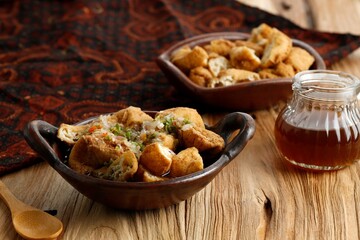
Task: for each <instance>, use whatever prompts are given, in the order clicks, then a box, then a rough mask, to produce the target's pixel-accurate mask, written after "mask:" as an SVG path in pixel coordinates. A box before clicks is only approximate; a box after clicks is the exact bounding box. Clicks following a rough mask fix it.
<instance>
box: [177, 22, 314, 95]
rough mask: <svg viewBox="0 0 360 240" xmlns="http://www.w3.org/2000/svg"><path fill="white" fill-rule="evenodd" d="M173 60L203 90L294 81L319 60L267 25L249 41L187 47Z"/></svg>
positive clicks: (214, 42)
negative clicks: (290, 79)
mask: <svg viewBox="0 0 360 240" xmlns="http://www.w3.org/2000/svg"><path fill="white" fill-rule="evenodd" d="M170 61H171V62H172V63H173V64H174V65H175V66H177V67H178V68H179V69H180V70H181V71H183V72H184V73H185V74H186V75H187V76H188V77H189V79H190V80H191V81H193V82H194V83H195V84H197V85H199V86H202V87H209V88H215V87H222V86H229V85H233V84H237V83H240V82H249V81H257V80H261V79H279V78H291V77H293V76H294V75H295V74H296V73H298V72H300V71H304V70H308V69H309V68H310V67H311V66H312V65H313V63H314V61H315V58H314V56H312V55H311V54H310V53H309V52H307V51H306V50H305V49H303V48H301V47H298V46H293V44H292V40H291V39H290V38H289V37H288V36H287V35H286V34H284V33H283V32H281V31H280V30H278V29H276V28H272V27H270V26H268V25H267V24H264V23H263V24H261V25H260V26H258V27H257V28H254V29H253V30H252V31H251V34H250V36H249V38H248V39H247V40H229V39H224V38H219V39H213V40H211V41H210V42H209V43H207V44H203V45H196V46H193V47H190V46H183V47H182V48H180V49H178V50H176V51H174V52H173V53H172V54H171V56H170Z"/></svg>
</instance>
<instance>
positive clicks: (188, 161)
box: [169, 147, 204, 177]
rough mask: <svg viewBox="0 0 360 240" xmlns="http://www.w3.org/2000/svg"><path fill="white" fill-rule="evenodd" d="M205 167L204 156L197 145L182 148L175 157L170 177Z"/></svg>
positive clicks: (183, 174)
mask: <svg viewBox="0 0 360 240" xmlns="http://www.w3.org/2000/svg"><path fill="white" fill-rule="evenodd" d="M203 168H204V164H203V160H202V157H201V156H200V154H199V151H198V150H197V149H196V148H195V147H191V148H187V149H185V150H182V151H181V152H179V153H178V154H177V155H175V156H174V157H173V161H172V164H171V168H170V173H169V175H170V177H181V176H185V175H187V174H191V173H194V172H197V171H200V170H202V169H203Z"/></svg>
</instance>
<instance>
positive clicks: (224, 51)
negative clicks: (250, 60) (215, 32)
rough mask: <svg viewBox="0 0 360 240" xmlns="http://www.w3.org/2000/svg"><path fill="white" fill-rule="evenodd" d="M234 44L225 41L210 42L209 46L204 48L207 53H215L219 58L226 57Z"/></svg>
mask: <svg viewBox="0 0 360 240" xmlns="http://www.w3.org/2000/svg"><path fill="white" fill-rule="evenodd" d="M234 46H235V43H233V42H232V41H229V40H226V39H216V40H212V41H211V42H210V44H209V45H206V46H204V48H205V50H206V51H207V52H208V53H217V54H219V55H221V56H227V55H228V54H229V52H230V50H231V49H232V48H233V47H234Z"/></svg>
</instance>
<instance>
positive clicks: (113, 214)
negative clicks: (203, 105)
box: [0, 0, 360, 240]
mask: <svg viewBox="0 0 360 240" xmlns="http://www.w3.org/2000/svg"><path fill="white" fill-rule="evenodd" d="M240 2H244V3H246V4H249V5H252V6H256V7H259V8H261V9H264V10H267V11H269V12H272V13H275V14H279V15H282V16H284V17H286V18H288V19H290V20H292V21H293V22H295V23H297V24H299V25H301V26H303V27H309V28H314V29H318V30H322V31H330V32H341V33H345V32H351V33H354V34H360V27H359V24H360V1H359V0H331V1H329V0H242V1H240ZM332 69H336V70H342V71H346V72H349V73H353V74H355V75H357V76H360V49H358V50H357V51H355V52H354V53H353V54H351V55H350V56H349V57H347V58H345V59H343V60H341V61H340V62H338V63H336V64H334V65H333V66H332ZM283 105H284V103H279V105H276V106H274V107H272V108H271V109H267V110H261V111H256V112H253V113H251V114H252V116H254V118H255V120H256V127H257V129H256V133H255V136H254V138H253V139H252V141H251V142H250V143H249V144H248V145H247V146H246V148H245V150H244V151H243V152H242V153H241V154H240V155H239V156H237V158H236V159H235V160H234V161H233V162H231V163H230V164H229V165H228V166H227V167H226V168H225V169H224V170H223V171H222V172H221V173H220V174H219V175H218V176H217V177H216V178H215V179H214V180H213V181H212V182H211V183H210V184H209V185H208V186H207V187H205V188H204V189H203V190H202V191H200V192H199V193H198V194H196V195H195V196H194V197H192V198H190V199H189V200H187V201H184V202H182V203H180V204H178V205H176V206H171V207H168V208H165V209H159V210H151V211H140V212H131V211H129V212H126V211H120V210H114V209H111V208H107V207H105V206H103V205H101V204H98V203H95V202H93V201H91V200H89V199H88V198H86V197H84V196H83V195H81V194H79V193H78V192H77V191H76V190H75V189H74V188H72V187H71V186H70V185H69V184H68V183H66V182H65V181H64V180H63V179H62V178H61V176H60V175H58V174H57V173H56V172H55V171H54V170H53V169H52V168H51V167H50V166H48V165H47V164H46V163H40V164H37V165H34V166H32V167H30V168H27V169H24V170H21V171H19V172H16V173H12V174H9V175H6V176H4V177H2V178H1V179H2V180H3V181H4V183H6V184H7V186H8V187H9V188H10V189H11V190H12V192H13V193H14V195H16V196H17V197H18V198H19V199H20V200H22V201H24V202H26V203H27V204H30V205H32V206H34V207H37V208H41V209H49V210H57V217H58V218H60V219H61V220H62V222H63V224H64V229H65V230H64V233H63V235H62V236H61V239H69V240H72V239H175V240H176V239H251V240H252V239H257V240H262V239H276V240H277V239H324V240H325V239H326V240H339V239H344V240H345V239H346V240H352V239H354V240H355V239H360V205H359V202H360V164H359V163H357V164H354V165H352V166H351V167H348V168H346V169H344V170H340V171H336V172H331V173H321V174H317V173H310V172H304V171H299V170H294V169H293V168H291V167H289V166H287V165H285V164H284V163H283V162H282V161H281V158H280V156H279V153H278V151H277V149H276V146H275V143H274V135H273V127H274V122H275V119H276V117H277V114H278V112H279V111H280V109H281V108H282V106H283ZM221 117H222V114H217V115H213V114H204V118H205V119H206V121H207V122H208V123H209V124H213V123H215V122H216V121H217V120H218V119H220V118H221ZM0 239H21V238H20V237H19V236H18V235H17V234H16V232H15V231H14V229H13V228H12V226H11V216H10V212H9V210H8V209H7V208H6V206H5V204H3V203H0Z"/></svg>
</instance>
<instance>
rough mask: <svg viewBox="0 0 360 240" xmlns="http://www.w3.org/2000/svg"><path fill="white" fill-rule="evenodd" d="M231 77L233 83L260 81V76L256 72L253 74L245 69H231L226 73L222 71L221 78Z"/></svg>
mask: <svg viewBox="0 0 360 240" xmlns="http://www.w3.org/2000/svg"><path fill="white" fill-rule="evenodd" d="M225 76H230V77H231V79H232V81H233V83H239V82H248V81H255V80H259V79H260V76H259V74H258V73H256V72H251V71H247V70H243V69H236V68H230V69H227V70H225V71H221V72H220V74H219V77H220V78H222V77H225Z"/></svg>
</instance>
